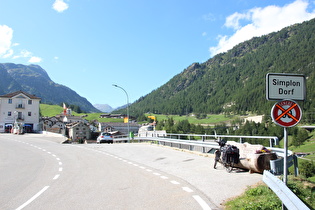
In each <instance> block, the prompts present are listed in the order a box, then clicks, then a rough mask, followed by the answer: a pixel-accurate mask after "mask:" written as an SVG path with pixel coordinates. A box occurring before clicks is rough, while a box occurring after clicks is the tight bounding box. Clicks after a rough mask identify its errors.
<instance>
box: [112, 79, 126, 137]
mask: <svg viewBox="0 0 315 210" xmlns="http://www.w3.org/2000/svg"><path fill="white" fill-rule="evenodd" d="M113 86H114V87H117V88H120V89H122V90H123V91H124V92H125V93H126V96H127V119H128V122H127V123H128V143H130V125H129V96H128V93H127V91H126V90H125V89H124V88H122V87H120V86H118V85H115V84H113Z"/></svg>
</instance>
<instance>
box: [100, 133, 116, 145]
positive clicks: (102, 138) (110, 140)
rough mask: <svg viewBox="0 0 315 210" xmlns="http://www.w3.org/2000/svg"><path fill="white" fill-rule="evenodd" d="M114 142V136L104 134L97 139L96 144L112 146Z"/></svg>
mask: <svg viewBox="0 0 315 210" xmlns="http://www.w3.org/2000/svg"><path fill="white" fill-rule="evenodd" d="M113 142H114V141H113V136H112V135H111V134H110V133H106V132H102V133H101V134H100V135H99V136H98V137H97V139H96V143H98V144H101V143H108V144H112V143H113Z"/></svg>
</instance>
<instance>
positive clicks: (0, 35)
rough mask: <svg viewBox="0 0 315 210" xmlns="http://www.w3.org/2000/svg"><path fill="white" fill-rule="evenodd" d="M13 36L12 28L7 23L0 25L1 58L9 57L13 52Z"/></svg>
mask: <svg viewBox="0 0 315 210" xmlns="http://www.w3.org/2000/svg"><path fill="white" fill-rule="evenodd" d="M12 37H13V30H12V28H10V27H8V26H6V25H0V58H1V57H8V56H9V55H10V54H13V51H12V49H11V40H12Z"/></svg>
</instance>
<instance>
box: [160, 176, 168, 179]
mask: <svg viewBox="0 0 315 210" xmlns="http://www.w3.org/2000/svg"><path fill="white" fill-rule="evenodd" d="M160 177H161V178H162V179H168V177H167V176H160Z"/></svg>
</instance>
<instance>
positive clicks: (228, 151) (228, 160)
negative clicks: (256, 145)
mask: <svg viewBox="0 0 315 210" xmlns="http://www.w3.org/2000/svg"><path fill="white" fill-rule="evenodd" d="M217 142H218V144H219V146H220V149H217V150H216V151H215V153H214V154H215V159H214V169H216V166H217V163H218V162H219V163H221V164H222V165H223V166H224V168H225V169H226V171H227V172H229V173H230V172H231V171H232V170H233V168H234V166H235V165H236V164H238V163H239V160H240V159H239V156H240V155H239V149H238V148H237V147H236V146H234V145H230V144H226V141H225V140H223V139H221V140H219V141H217Z"/></svg>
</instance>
